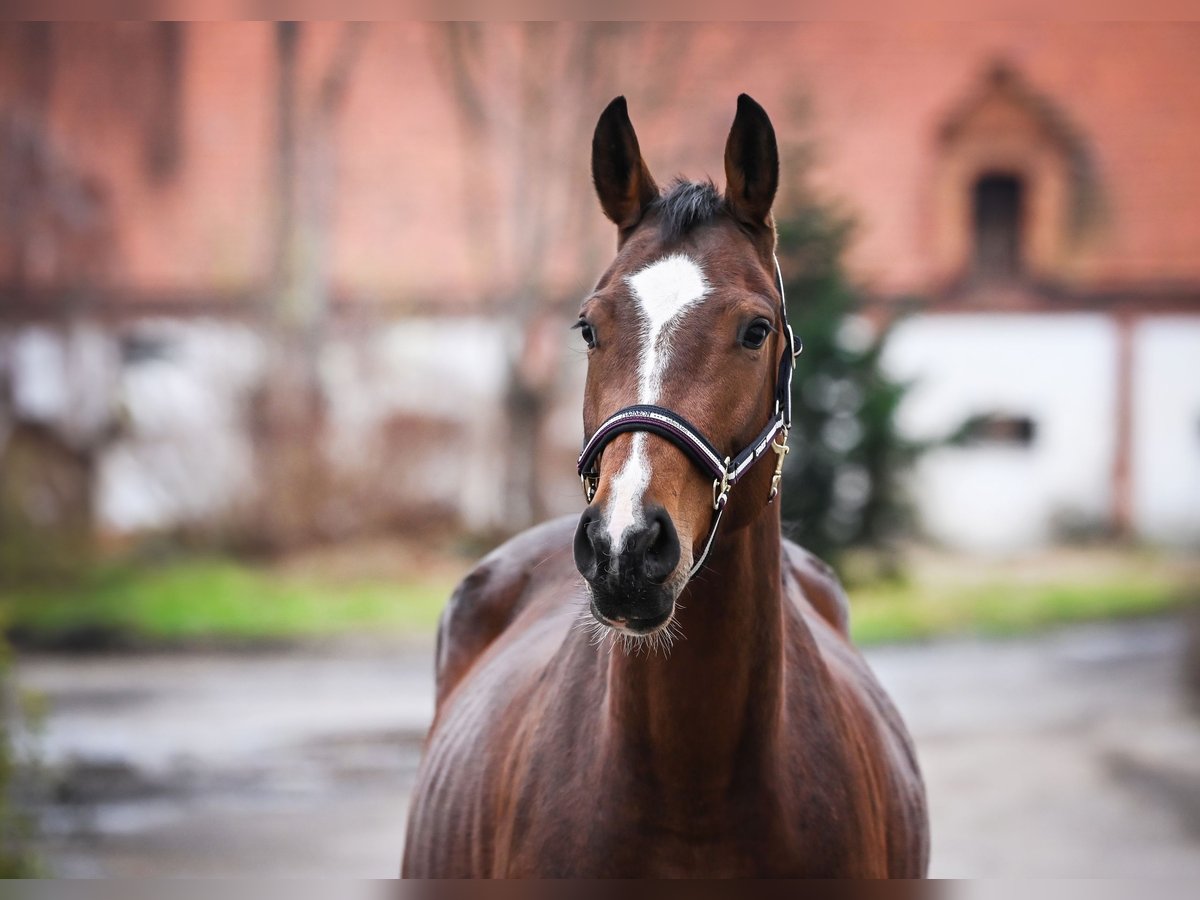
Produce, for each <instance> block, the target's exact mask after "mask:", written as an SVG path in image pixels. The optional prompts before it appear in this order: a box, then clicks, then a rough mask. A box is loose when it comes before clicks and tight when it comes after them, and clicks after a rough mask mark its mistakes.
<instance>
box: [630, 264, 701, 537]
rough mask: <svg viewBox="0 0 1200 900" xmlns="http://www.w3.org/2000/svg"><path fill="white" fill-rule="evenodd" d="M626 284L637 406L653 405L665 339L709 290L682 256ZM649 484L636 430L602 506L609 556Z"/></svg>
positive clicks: (637, 516) (666, 355) (637, 514)
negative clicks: (636, 320) (636, 348)
mask: <svg viewBox="0 0 1200 900" xmlns="http://www.w3.org/2000/svg"><path fill="white" fill-rule="evenodd" d="M626 281H627V283H628V284H629V288H630V290H631V291H632V292H633V298H634V302H635V303H637V308H638V313H639V315H640V318H641V320H642V330H641V334H640V335H639V339H640V341H641V353H640V354H639V361H638V398H637V402H638V403H658V398H659V395H660V394H661V393H662V383H663V376H664V375H665V374H666V371H667V364H668V363H669V362H670V359H671V336H672V334H673V333H674V331H675V329H676V327H677V326H678V325H679V322H680V321H681V320H682V319H683V317H684V316H685V315H686V314H687V313H688V312H690V311H691V310H692V309H693V308H694V307H695V306H696V304H698V303H699V302H700V301H701V300H703V299H704V298H705V297H706V296H707V295H708V291H709V285H708V282H707V281H705V280H704V272H703V271H702V270H701V269H700V266H698V265H697V264H696V263H695V262H694V261H693V260H692V259H690V258H689V257H687V256H684V255H683V254H682V253H674V254H672V255H670V256H667V257H664V258H662V259H660V260H658V261H657V262H654V263H651V264H650V265H648V266H646V267H645V268H644V269H642V270H640V271H638V272H635V273H634V274H633V275H630V276H629V277H628V278H627V279H626ZM649 484H650V466H649V463H648V461H647V460H646V433H645V432H642V431H639V432H636V433H635V434H634V435H633V447H632V449H631V450H630V453H629V458H628V459H627V460H626V461H625V465H624V466H622V467H621V471H620V472H618V473H617V476H616V478H614V479H613V489H612V495H611V499H610V500H609V503H608V537H609V540H610V541H611V545H612V553H613V556H614V557H615V556H616V555H617V554H618V553H620V551H621V547H622V546H623V545H624V538H625V532H626V531H628V530H629V529H630V528H631V527H633V526H635V525H638V524H640V523H641V521H642V494H644V493H645V491H646V487H647V486H648V485H649Z"/></svg>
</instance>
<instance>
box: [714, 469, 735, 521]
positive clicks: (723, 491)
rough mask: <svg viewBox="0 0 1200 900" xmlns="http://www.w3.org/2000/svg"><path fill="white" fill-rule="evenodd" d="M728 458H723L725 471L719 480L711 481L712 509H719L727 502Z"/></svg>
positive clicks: (728, 486)
mask: <svg viewBox="0 0 1200 900" xmlns="http://www.w3.org/2000/svg"><path fill="white" fill-rule="evenodd" d="M731 486H732V485H730V484H729V457H728V456H727V457H725V471H723V472H722V473H721V477H720V478H719V479H717V478H714V479H713V509H720V508H721V507H723V506H724V505H725V503H726V502H727V501H728V500H729V488H730V487H731Z"/></svg>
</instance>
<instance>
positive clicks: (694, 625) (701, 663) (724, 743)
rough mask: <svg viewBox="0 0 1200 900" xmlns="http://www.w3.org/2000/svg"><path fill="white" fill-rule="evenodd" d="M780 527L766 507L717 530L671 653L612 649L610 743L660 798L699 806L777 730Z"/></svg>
mask: <svg viewBox="0 0 1200 900" xmlns="http://www.w3.org/2000/svg"><path fill="white" fill-rule="evenodd" d="M780 553H781V546H780V524H779V511H778V508H777V507H769V508H768V509H767V510H765V511H764V512H762V513H761V514H759V515H758V516H757V517H756V518H755V520H754V521H753V522H751V523H750V524H749V525H747V526H745V527H743V528H740V529H738V530H736V531H728V532H718V537H717V541H716V543H715V545H714V547H713V550H712V552H711V554H710V555H709V559H708V561H707V563H706V565H705V566H704V568H703V569H702V570H701V571H700V572H699V573H698V574H697V575H696V576H695V577H694V578H693V579H692V581H691V583H690V584H689V585H688V587H687V588H686V589H685V590H684V592H683V594H682V595H681V597H680V598H679V601H680V602H679V608H678V609H677V611H676V615H677V616H678V621H679V625H680V626H681V628H682V632H683V637H682V639H680V640H677V641H676V642H675V644H674V646H673V647H672V649H671V651H670V654H669V656H667V655H664V654H663V653H661V652H654V651H651V652H650V653H648V654H647V653H646V652H645V651H643V653H642V654H640V655H634V654H632V653H629V652H625V651H623V650H622V649H621V648H620V647H619V646H618V647H614V649H613V651H612V655H611V658H610V662H609V669H608V689H609V697H608V700H609V703H608V711H609V715H610V717H611V723H612V725H613V726H614V738H615V740H616V741H617V742H618V744H619V746H621V747H622V748H623V750H624V751H625V752H626V753H629V754H632V755H634V756H637V757H641V759H640V760H638V762H639V763H640V764H641V766H643V767H645V768H644V771H647V772H648V773H651V777H652V778H654V779H655V780H656V781H657V782H658V786H659V787H660V788H661V789H662V791H661V793H662V795H664V796H670V795H671V793H672V792H678V794H679V795H680V796H681V797H686V798H687V801H688V802H689V803H690V804H693V805H694V804H695V803H696V802H700V801H701V800H702V797H703V795H704V790H705V787H706V786H707V787H708V788H709V789H710V791H711V792H712V795H714V796H720V795H722V794H723V792H724V789H725V788H726V787H727V786H728V783H729V780H730V779H731V778H733V777H735V774H736V773H738V772H744V771H745V770H746V767H747V766H749V767H751V768H752V767H754V765H755V764H756V762H758V760H756V759H754V758H753V757H755V756H756V755H757V754H761V753H762V752H763V750H764V749H765V747H766V746H767V745H768V743H769V738H770V735H771V734H772V732H773V731H774V729H775V728H776V726H777V723H778V717H779V711H780V709H781V707H782V691H783V612H782V588H781V581H780Z"/></svg>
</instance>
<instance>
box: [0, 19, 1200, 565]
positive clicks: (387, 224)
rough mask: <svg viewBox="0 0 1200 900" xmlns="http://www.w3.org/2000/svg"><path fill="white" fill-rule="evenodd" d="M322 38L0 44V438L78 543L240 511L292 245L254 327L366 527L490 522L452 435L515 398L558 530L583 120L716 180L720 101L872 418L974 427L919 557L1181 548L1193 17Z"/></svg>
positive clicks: (1199, 354) (661, 166) (567, 475)
mask: <svg viewBox="0 0 1200 900" xmlns="http://www.w3.org/2000/svg"><path fill="white" fill-rule="evenodd" d="M347 35H348V32H347V30H346V28H345V27H344V26H342V25H340V24H338V23H320V24H309V25H305V26H303V28H302V29H301V30H300V31H299V33H298V34H296V35H293V38H292V40H293V44H292V47H291V55H290V56H287V57H286V59H287V60H290V62H287V63H286V64H287V65H290V66H292V69H291V72H292V75H291V78H290V80H286V81H285V80H284V79H282V78H281V76H280V71H281V65H283V64H285V63H281V60H282V59H284V57H281V50H280V35H279V31H278V29H277V28H276V26H274V25H272V24H270V23H211V24H169V23H115V24H113V23H109V24H82V23H81V24H62V23H57V24H48V23H39V24H34V23H4V24H0V142H2V143H3V157H2V160H0V191H2V194H3V197H4V206H3V208H2V209H0V331H2V334H0V371H2V372H3V377H2V378H0V387H3V388H4V390H3V392H2V394H3V397H2V398H0V419H2V420H3V423H2V424H0V433H3V434H4V435H5V437H4V440H8V441H9V443H10V444H11V442H12V435H14V434H18V433H19V432H20V429H21V428H26V430H27V431H28V429H29V428H35V426H36V429H35V430H37V433H38V435H41V437H37V438H36V439H37V440H42V439H49V438H46V435H47V434H49V435H54V436H55V437H54V438H53V440H55V441H57V442H58V443H60V444H62V445H63V446H62V448H60V449H64V448H65V450H69V451H70V453H68V454H67V455H68V456H71V454H74V455H75V456H77V457H79V458H81V459H85V460H87V463H86V466H85V468H86V467H92V468H93V469H94V472H93V474H92V479H91V482H90V483H91V484H92V488H91V491H92V493H93V497H92V499H93V500H94V504H93V506H94V515H95V516H96V517H97V518H98V520H99V521H100V522H101V523H102V524H103V525H104V527H105V528H106V529H108V530H111V531H118V532H119V531H130V530H138V529H142V528H158V527H168V526H171V525H173V524H175V523H178V522H184V521H189V520H193V519H203V518H205V517H209V516H214V515H219V514H221V513H222V511H223V510H227V509H229V508H230V507H231V506H236V505H237V502H238V500H239V498H244V497H245V495H246V493H247V492H248V491H251V490H252V489H253V486H254V484H255V483H256V475H255V472H256V469H255V465H256V464H255V449H254V441H253V439H252V431H253V428H252V426H251V425H248V424H247V423H248V421H249V419H250V418H252V412H251V410H252V409H253V402H254V401H253V393H254V386H255V384H256V382H257V380H259V379H260V378H261V377H262V372H263V370H264V367H265V366H267V365H268V358H269V354H268V352H267V351H266V350H265V349H264V341H263V337H262V335H263V331H264V327H265V326H264V324H263V323H264V321H266V320H267V319H270V318H271V317H272V316H276V317H277V316H278V315H279V310H278V308H277V300H276V299H273V298H277V297H278V296H279V295H280V293H281V291H280V284H281V280H280V279H281V275H280V272H281V267H283V268H284V269H286V263H287V260H288V259H290V258H291V257H289V255H288V248H289V247H291V248H292V250H293V251H294V250H295V248H296V247H299V248H301V249H300V251H298V252H299V255H300V256H301V257H302V259H303V260H305V261H306V262H304V263H303V264H301V265H300V266H299V274H296V273H295V272H293V276H294V281H295V284H298V285H300V287H301V288H304V285H308V288H306V289H305V290H307V293H305V290H301V291H300V294H299V295H298V296H301V295H302V296H307V297H309V298H310V300H311V298H313V297H316V298H317V300H316V301H313V302H316V303H317V306H316V307H312V308H310V306H311V304H310V306H305V302H308V301H304V302H300V304H299V306H297V307H296V309H298V310H299V312H295V310H293V312H292V313H289V315H295V316H298V317H299V319H301V320H303V323H304V327H306V328H308V327H311V328H317V327H318V326H319V330H320V336H321V341H320V350H319V353H317V356H318V357H319V359H318V360H317V362H316V363H314V368H315V370H316V371H317V372H318V377H319V378H320V379H321V383H322V388H323V390H324V392H325V394H326V396H327V397H328V399H329V403H328V413H327V415H328V421H327V422H326V426H327V427H326V428H325V429H324V431H323V432H322V433H323V438H322V442H323V443H322V452H324V453H326V454H327V455H328V456H329V457H330V458H331V459H333V460H335V461H336V462H337V465H339V466H345V467H348V468H353V467H354V466H359V467H366V468H370V467H371V466H374V467H376V469H375V470H376V471H386V472H388V473H389V478H388V485H389V487H388V489H387V491H385V493H388V495H389V497H391V499H392V500H393V501H394V503H395V504H398V505H399V506H406V508H411V509H428V508H429V507H430V505H434V506H437V507H438V508H442V509H445V510H447V511H448V513H450V514H454V515H459V516H462V517H463V518H465V520H466V521H467V522H469V523H471V524H473V525H477V526H487V525H489V524H494V523H495V522H496V521H497V519H502V518H503V517H504V515H505V508H506V503H508V502H509V501H510V500H511V494H510V495H509V499H507V500H506V497H505V494H504V492H503V491H502V490H501V489H500V488H499V487H498V485H501V484H502V483H503V481H504V478H505V475H504V473H503V471H502V468H501V467H502V463H501V461H499V460H497V459H496V458H495V454H488V453H486V452H482V451H478V450H476V449H474V448H476V447H479V446H481V445H485V444H488V443H494V441H490V442H489V441H488V440H485V439H486V438H487V437H488V436H494V435H496V434H498V433H502V431H503V428H504V418H505V416H504V411H505V409H507V408H508V407H506V406H505V403H506V402H508V400H507V399H506V397H507V395H511V394H513V393H514V391H513V390H511V389H510V388H511V385H513V384H517V385H518V386H519V387H522V386H523V387H522V389H523V390H525V391H526V392H527V393H529V394H530V396H535V395H536V396H537V397H538V398H539V399H538V400H537V402H539V403H541V404H542V412H543V413H544V415H543V416H542V418H541V421H542V424H543V428H544V432H545V435H544V437H545V441H544V443H546V444H547V446H548V447H549V448H550V449H549V450H547V454H548V455H547V457H546V459H549V460H553V464H552V465H545V466H543V471H553V472H555V473H556V475H555V476H554V477H553V478H549V476H547V477H548V480H547V482H546V483H545V484H543V485H542V486H541V491H542V494H543V501H544V502H543V503H542V504H541V507H542V508H543V511H553V510H556V509H569V508H575V507H576V506H577V505H578V498H577V491H576V490H575V486H574V485H573V483H572V482H573V478H572V473H571V470H570V461H569V456H570V452H571V450H572V449H573V448H574V446H575V444H576V443H577V441H578V438H579V434H578V427H579V426H578V418H577V403H578V399H577V398H578V393H577V385H578V383H579V381H580V378H581V375H582V360H581V359H580V358H579V357H578V356H577V355H575V354H571V353H568V352H564V351H563V350H560V349H559V347H560V345H562V346H565V345H566V343H567V342H566V340H565V339H561V332H559V331H557V330H556V329H557V327H558V325H559V324H560V323H565V322H566V321H567V319H568V318H569V316H570V315H571V313H572V312H573V311H574V310H573V303H574V300H575V297H577V296H578V293H579V291H581V290H583V289H585V288H586V287H587V285H588V282H589V281H590V280H591V279H593V278H594V277H595V276H596V274H597V273H598V271H599V270H600V268H601V266H602V265H603V261H604V258H605V253H607V252H608V251H609V249H610V247H611V235H610V234H609V232H608V228H607V225H606V223H605V222H604V221H603V220H602V217H601V216H600V214H599V212H598V210H597V209H596V208H595V206H594V203H593V201H592V198H591V192H590V184H589V179H588V173H587V158H588V142H589V140H590V133H591V127H592V124H593V121H594V117H595V115H596V113H597V112H598V111H599V109H600V108H602V106H603V104H604V102H606V101H607V100H608V99H609V98H610V97H611V96H613V95H615V94H618V93H624V94H626V95H627V96H628V98H629V101H630V108H631V112H632V115H633V117H634V121H635V124H636V125H637V127H638V130H639V134H640V135H641V138H642V144H643V149H644V152H645V153H646V156H647V158H648V160H649V161H650V163H651V166H652V168H653V169H654V170H655V171H656V172H657V173H659V174H660V176H661V177H662V178H663V179H665V178H666V177H669V176H670V175H671V174H674V173H676V172H686V173H688V174H689V175H697V174H704V173H712V174H713V175H715V176H718V177H719V174H720V151H721V147H722V145H723V141H724V136H725V133H726V131H727V129H728V125H729V122H730V120H731V117H732V110H733V98H734V97H735V96H736V94H737V93H738V92H740V91H747V92H749V93H751V94H752V95H754V96H755V97H756V98H757V99H758V100H759V101H760V102H762V103H763V104H764V106H766V108H767V109H768V111H769V112H771V114H772V116H773V118H774V119H775V122H776V126H777V130H778V132H779V134H780V138H781V141H782V144H783V148H784V158H785V166H786V167H787V169H788V171H787V172H786V173H785V188H784V192H783V195H782V197H781V201H780V202H782V203H787V202H788V197H789V191H792V192H794V191H796V190H798V188H797V182H796V181H795V179H794V178H793V177H791V176H793V175H794V174H795V173H796V172H797V171H799V168H800V166H801V164H802V163H801V161H802V160H803V162H804V165H806V166H807V169H806V171H807V176H806V181H807V184H808V185H810V186H811V187H812V188H814V189H816V190H817V191H819V192H820V193H821V194H822V195H823V196H825V197H829V198H832V199H834V200H835V201H836V202H838V203H839V204H840V205H841V206H842V207H843V208H844V209H846V210H847V211H849V212H851V213H852V214H853V215H854V216H855V218H856V219H857V221H858V223H859V225H858V229H857V232H856V238H855V242H854V244H853V247H852V249H851V256H850V265H851V269H852V271H853V272H854V273H855V274H856V276H857V277H858V278H859V279H860V280H861V282H862V284H863V285H864V288H865V289H866V291H867V293H868V295H869V296H870V298H871V302H872V304H873V306H874V314H875V315H877V316H889V315H891V314H892V313H893V312H895V311H897V310H898V309H901V308H903V309H905V310H907V311H909V312H910V313H911V315H910V316H909V317H908V318H906V319H905V320H904V321H903V322H902V324H901V325H900V326H899V327H898V329H897V331H896V334H895V337H894V340H893V343H892V346H891V350H890V353H889V359H888V363H889V365H890V366H892V367H893V369H894V371H895V372H896V373H898V374H900V375H903V376H905V377H912V378H914V379H916V385H915V387H914V389H913V391H912V394H911V396H910V399H909V401H908V404H907V406H906V408H905V409H904V412H903V423H904V425H905V427H906V428H908V429H909V430H910V431H911V433H913V434H914V435H918V436H923V437H938V436H941V435H944V434H947V433H950V432H951V431H955V430H960V428H961V426H963V425H964V423H968V422H969V423H971V426H970V427H971V428H972V429H973V432H972V440H970V441H969V442H968V443H967V444H965V445H963V446H956V447H952V448H944V449H940V450H938V451H936V452H934V453H932V454H930V455H929V456H927V457H926V459H925V460H924V462H923V463H922V464H921V466H920V468H919V470H918V471H917V472H916V473H915V479H914V484H913V494H914V497H915V499H916V500H917V502H918V508H919V511H920V513H921V516H922V520H923V522H924V524H925V527H926V529H927V530H928V532H929V533H930V534H932V535H933V536H934V537H936V538H938V539H941V540H943V541H947V542H950V543H958V544H962V545H966V546H972V547H979V548H990V549H1004V548H1010V547H1017V546H1020V545H1022V544H1028V543H1030V542H1041V541H1044V540H1049V539H1053V538H1054V537H1056V536H1061V535H1064V534H1071V533H1079V532H1093V531H1111V530H1117V531H1121V532H1124V533H1129V534H1133V535H1137V536H1140V537H1144V538H1146V539H1150V540H1154V541H1164V542H1169V543H1180V542H1182V543H1195V542H1196V541H1197V540H1200V377H1198V376H1200V371H1198V367H1200V166H1197V165H1196V160H1197V158H1198V157H1200V108H1198V107H1197V106H1196V104H1195V102H1194V99H1193V96H1192V95H1193V91H1194V88H1195V86H1196V85H1197V84H1200V27H1197V26H1194V25H1149V24H1146V25H1139V24H1030V23H1003V24H986V25H985V24H977V23H943V24H908V25H897V24H880V25H865V24H849V23H845V24H841V23H839V24H834V23H806V24H801V23H797V24H789V25H769V26H767V25H741V26H731V25H728V24H722V25H702V24H697V25H677V26H665V25H664V26H642V27H637V26H624V27H623V26H591V27H579V26H567V25H562V26H517V25H489V26H481V27H479V28H477V29H466V30H459V31H457V32H455V33H453V34H451V33H449V32H447V30H446V29H445V28H444V27H442V26H435V25H430V24H421V23H387V24H377V25H373V26H370V27H369V28H368V29H366V30H365V31H360V32H358V33H357V34H356V35H354V36H353V40H352V41H351V39H350V38H348V36H347ZM531 60H533V61H535V63H534V64H531V62H530V61H531ZM583 62H586V63H587V64H586V65H583ZM283 84H288V85H290V88H288V90H290V92H291V93H290V94H286V96H285V93H286V92H285V91H284V90H283V88H281V85H283ZM285 108H286V109H287V110H290V111H291V112H290V113H288V112H285V111H284V110H285ZM289 123H290V124H289ZM289 129H290V131H289ZM289 134H290V136H291V141H290V143H289V142H288V140H287V138H288V136H289ZM297 185H298V187H297ZM289 204H291V206H290V207H289ZM289 209H290V210H291V214H292V216H293V218H294V219H296V224H295V225H294V226H293V227H292V229H291V231H290V232H287V231H286V229H284V230H281V226H280V224H279V223H280V221H281V217H284V216H286V215H287V214H288V210H289ZM289 241H291V242H293V243H289ZM306 266H307V268H306ZM284 281H286V278H285V279H284ZM285 293H286V292H285ZM531 297H536V298H539V299H538V300H537V302H534V301H531V300H530V299H529V298H531ZM544 298H552V299H550V300H546V299H544ZM273 304H276V306H273ZM464 360H466V361H468V364H463V361H464ZM506 384H507V385H509V386H510V388H506V387H505V385H506ZM506 391H507V394H506ZM539 392H540V393H539ZM516 393H520V391H516ZM418 432H419V433H418ZM31 435H32V432H29V433H28V434H27V435H26V437H25V438H23V439H24V440H34V439H35V438H34V437H33V436H31ZM447 444H449V445H451V446H455V447H459V448H462V450H461V454H460V455H457V456H456V455H453V454H447V453H446V452H445V447H446V446H447ZM56 452H57V451H56ZM60 455H61V454H60ZM72 458H74V457H72ZM80 465H84V464H83V463H81V464H80ZM412 472H420V473H421V477H419V478H417V477H410V476H409V474H407V473H412ZM518 487H519V485H518ZM374 493H378V491H376V492H374ZM526 493H528V491H526ZM349 515H352V511H347V510H345V509H342V510H339V509H337V508H332V509H327V510H325V513H324V516H325V519H327V520H328V521H329V522H331V523H333V524H331V525H330V526H329V528H330V530H331V531H332V532H336V531H337V530H338V528H339V527H340V526H338V525H337V524H336V523H337V522H338V521H340V520H339V516H341V517H342V518H345V517H346V516H349Z"/></svg>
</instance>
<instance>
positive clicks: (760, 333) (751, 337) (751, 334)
mask: <svg viewBox="0 0 1200 900" xmlns="http://www.w3.org/2000/svg"><path fill="white" fill-rule="evenodd" d="M772 330H773V329H772V328H771V323H770V322H768V321H767V320H766V319H755V320H754V321H753V322H751V323H750V326H749V327H748V328H747V329H746V330H745V331H744V332H743V333H742V346H743V347H748V348H749V349H751V350H757V349H758V348H759V347H761V346H762V345H763V343H764V342H765V341H766V340H767V336H768V335H769V334H770V333H771V332H772Z"/></svg>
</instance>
